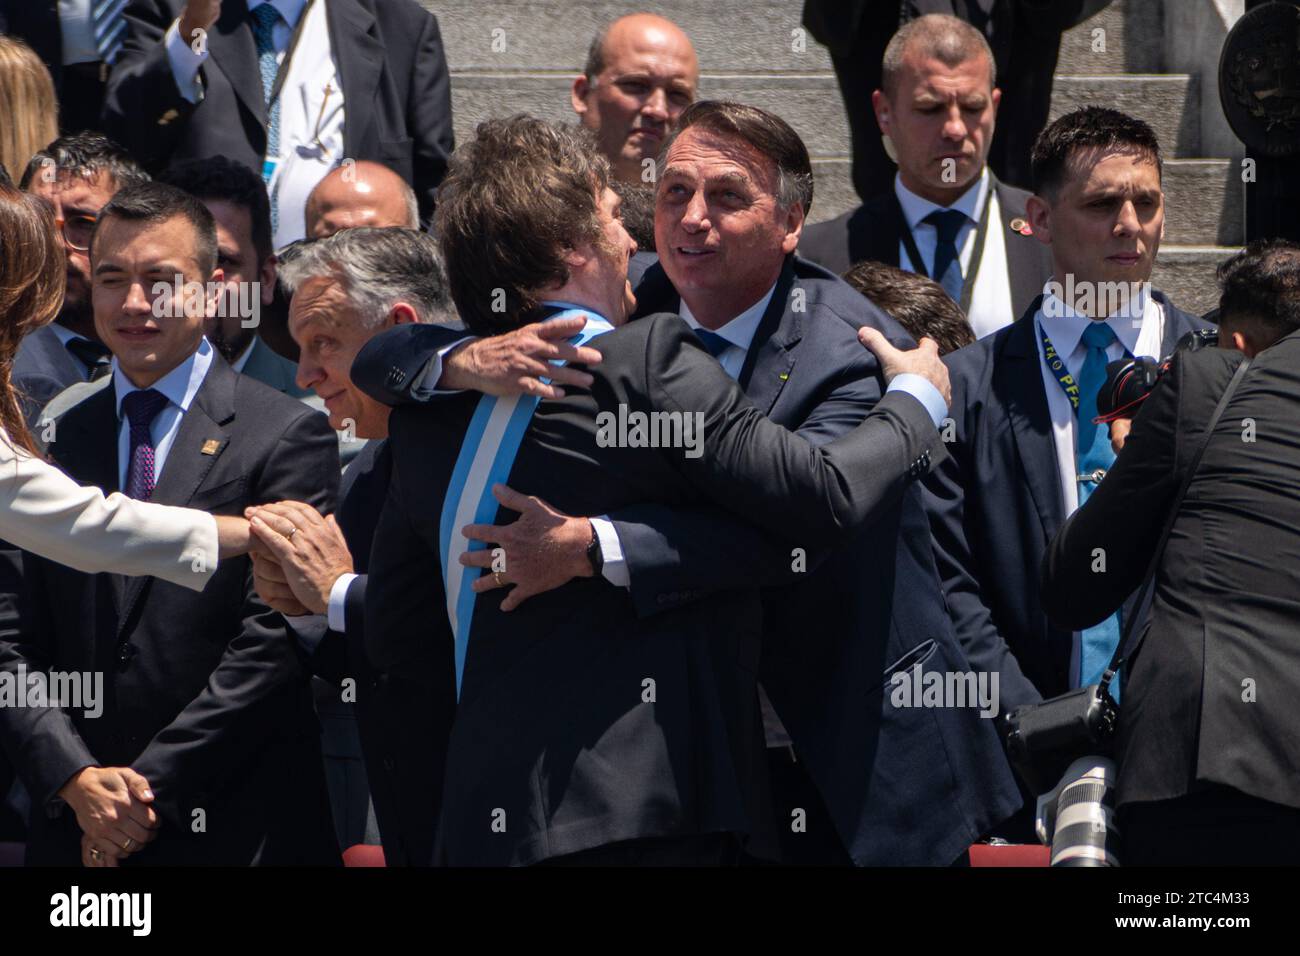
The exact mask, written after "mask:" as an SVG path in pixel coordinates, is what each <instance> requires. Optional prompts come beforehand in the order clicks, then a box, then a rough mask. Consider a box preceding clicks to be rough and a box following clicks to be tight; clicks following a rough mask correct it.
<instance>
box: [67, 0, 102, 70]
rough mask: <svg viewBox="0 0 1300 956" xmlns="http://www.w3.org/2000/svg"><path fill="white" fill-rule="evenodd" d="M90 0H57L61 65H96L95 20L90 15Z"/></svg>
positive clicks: (97, 60) (97, 51)
mask: <svg viewBox="0 0 1300 956" xmlns="http://www.w3.org/2000/svg"><path fill="white" fill-rule="evenodd" d="M91 2H92V0H59V36H60V39H61V41H62V45H63V46H62V54H63V65H64V66H72V65H73V64H74V63H98V62H99V47H98V46H96V45H95V20H94V18H93V17H92V16H91V14H90V5H91Z"/></svg>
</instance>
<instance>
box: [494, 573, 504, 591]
mask: <svg viewBox="0 0 1300 956" xmlns="http://www.w3.org/2000/svg"><path fill="white" fill-rule="evenodd" d="M492 580H494V581H496V583H497V587H499V588H503V587H505V586H506V582H504V581H502V580H501V572H500V571H493V572H492Z"/></svg>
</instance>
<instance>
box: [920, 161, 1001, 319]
mask: <svg viewBox="0 0 1300 956" xmlns="http://www.w3.org/2000/svg"><path fill="white" fill-rule="evenodd" d="M992 206H993V184H992V183H989V192H988V195H987V196H985V197H984V211H983V212H982V213H980V221H979V224H978V225H976V227H975V248H974V249H973V250H971V256H970V268H969V269H968V270H967V272H966V278H965V279H964V281H963V282H962V286H961V302H959V303H958V305H960V306H961V311H962V314H963V315H969V314H970V300H971V296H972V295H974V293H975V277H976V276H977V275H979V271H980V260H981V259H983V258H984V239H985V238H986V237H987V236H988V232H989V209H991V208H992ZM902 239H903V248H904V249H906V250H907V257H908V258H909V259H911V260H912V266H913V271H914V272H916V273H917V274H918V275H923V276H925V277H926V278H927V279H933V278H934V276H932V275H930V271H929V270H928V269H927V268H926V267H925V260H924V259H923V258H921V252H920V250H919V249H917V248H916V240H915V239H914V238H913V237H912V230H911V229H910V228H909V227H908V225H907V223H906V222H904V223H903V235H902ZM936 248H937V247H936ZM960 253H961V250H960V249H959V250H958V256H957V264H958V265H960V264H961V255H960Z"/></svg>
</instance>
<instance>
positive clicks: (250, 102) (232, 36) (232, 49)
mask: <svg viewBox="0 0 1300 956" xmlns="http://www.w3.org/2000/svg"><path fill="white" fill-rule="evenodd" d="M186 42H188V39H187V40H186ZM208 52H209V54H210V55H211V57H212V61H213V62H214V63H215V64H216V65H217V66H218V67H220V69H221V72H222V73H224V74H225V75H226V79H227V80H229V82H230V85H231V87H232V88H233V89H234V91H235V96H237V97H238V98H239V100H240V102H242V103H243V104H244V106H245V107H247V108H248V111H249V112H250V113H252V114H253V116H254V117H255V118H256V119H257V121H258V122H259V123H260V124H261V125H262V128H263V130H265V129H266V100H265V98H264V97H263V95H262V74H261V71H260V70H259V69H258V66H257V43H256V42H255V41H254V39H253V29H252V20H251V18H250V17H249V15H248V5H247V4H245V3H225V4H222V8H221V16H220V17H219V18H218V20H217V23H216V26H215V27H214V28H213V29H212V30H210V31H209V32H208Z"/></svg>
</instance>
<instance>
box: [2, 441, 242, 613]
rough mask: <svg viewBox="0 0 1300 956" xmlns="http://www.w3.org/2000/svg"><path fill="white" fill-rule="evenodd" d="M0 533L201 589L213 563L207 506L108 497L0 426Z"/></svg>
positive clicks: (88, 567)
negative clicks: (27, 449) (26, 448)
mask: <svg viewBox="0 0 1300 956" xmlns="http://www.w3.org/2000/svg"><path fill="white" fill-rule="evenodd" d="M0 538H3V539H4V540H6V541H9V542H11V543H13V544H14V545H16V546H17V547H19V548H22V549H24V550H26V551H31V552H34V553H35V554H38V555H40V556H41V557H44V558H49V559H50V560H51V561H57V562H58V563H59V564H66V565H68V566H69V567H72V568H76V569H77V570H78V571H86V572H89V573H98V572H101V571H112V572H114V573H117V574H127V575H144V576H153V577H158V578H162V579H163V580H166V581H170V582H171V583H173V584H179V585H181V586H182V587H187V588H190V589H191V590H194V591H201V590H203V588H204V586H205V585H206V584H207V583H208V580H209V579H210V578H211V577H212V573H213V571H214V570H215V568H216V564H217V560H216V559H217V523H216V521H215V520H214V519H213V517H212V516H211V515H209V514H207V513H206V512H202V511H194V510H192V509H189V508H174V507H171V506H169V505H159V504H150V503H148V502H143V501H135V500H134V499H131V498H127V497H126V496H125V495H121V494H117V493H114V494H111V495H108V496H107V497H105V496H104V493H103V492H101V491H100V490H99V489H98V488H85V487H82V486H81V485H79V484H77V483H76V482H75V481H73V480H72V479H71V478H69V477H68V476H67V475H65V474H64V473H63V472H62V471H60V470H59V469H58V468H56V467H55V466H53V465H51V464H48V463H47V462H44V461H42V460H40V459H39V458H32V457H29V456H27V455H25V454H17V453H15V452H14V450H13V449H12V448H10V447H9V443H8V438H7V437H5V436H4V435H3V434H2V433H0Z"/></svg>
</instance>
